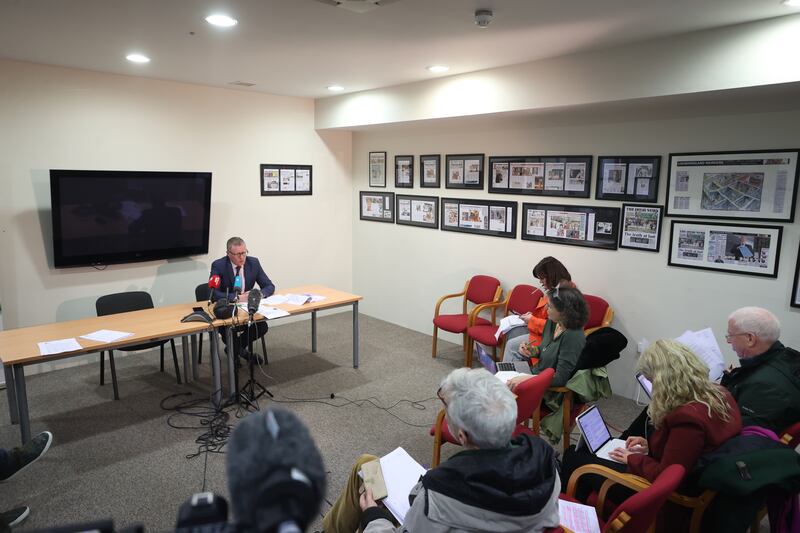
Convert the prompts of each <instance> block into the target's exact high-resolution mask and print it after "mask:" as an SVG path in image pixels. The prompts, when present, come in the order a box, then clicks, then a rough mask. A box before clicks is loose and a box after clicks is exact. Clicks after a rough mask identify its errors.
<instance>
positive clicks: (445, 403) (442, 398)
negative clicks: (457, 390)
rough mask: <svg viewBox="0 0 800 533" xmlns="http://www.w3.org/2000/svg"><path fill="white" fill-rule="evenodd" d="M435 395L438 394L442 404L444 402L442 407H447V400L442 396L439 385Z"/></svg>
mask: <svg viewBox="0 0 800 533" xmlns="http://www.w3.org/2000/svg"><path fill="white" fill-rule="evenodd" d="M436 396H438V397H439V399H440V400H442V404H444V408H445V409H447V401H446V400H445V399H444V397H443V396H442V388H441V387H439V390H437V391H436Z"/></svg>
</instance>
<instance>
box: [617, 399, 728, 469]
mask: <svg viewBox="0 0 800 533" xmlns="http://www.w3.org/2000/svg"><path fill="white" fill-rule="evenodd" d="M723 390H724V392H725V398H726V399H727V401H728V406H729V409H728V414H729V416H730V421H728V422H725V421H724V420H722V419H721V418H718V417H716V415H714V416H713V418H712V417H710V416H708V408H707V407H706V406H705V405H703V404H702V403H700V402H691V403H688V404H686V405H681V406H680V407H676V408H675V409H673V410H672V411H670V412H669V414H667V416H665V417H664V420H663V421H662V422H661V427H660V428H658V429H657V430H655V431H654V432H653V434H652V435H651V436H650V438H649V439H648V441H647V442H648V446H649V448H650V453H649V454H648V455H644V454H638V453H637V454H631V455H629V456H628V471H629V472H630V473H631V474H636V475H637V476H641V477H643V478H645V479H647V480H648V481H653V480H655V479H656V478H657V477H658V475H659V474H660V473H661V471H662V470H664V469H665V468H667V467H668V466H669V465H673V464H679V465H683V467H684V468H686V472H687V473H688V472H691V471H692V469H693V468H694V465H695V464H697V460H698V459H699V458H700V456H701V455H703V454H706V453H709V452H712V451H714V450H716V449H717V448H718V447H719V446H720V445H721V444H722V443H723V442H725V441H726V440H728V439H729V438H731V437H733V436H734V435H737V434H738V433H739V431H740V430H741V429H742V419H741V416H740V414H739V406H738V405H736V400H734V399H733V396H731V394H730V393H729V392H728V391H727V390H726V389H723Z"/></svg>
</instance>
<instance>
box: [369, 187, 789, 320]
mask: <svg viewBox="0 0 800 533" xmlns="http://www.w3.org/2000/svg"><path fill="white" fill-rule="evenodd" d="M518 206H519V204H518V203H517V202H508V201H497V200H483V199H465V198H438V197H436V196H417V195H406V194H395V193H391V192H379V191H361V192H360V218H361V220H373V221H380V222H389V223H397V224H401V225H409V226H418V227H424V228H431V229H441V230H443V231H456V232H463V233H475V234H481V235H489V236H495V237H505V238H511V239H515V238H516V236H517V209H518ZM521 220H522V228H521V238H522V239H523V240H530V241H540V242H550V243H558V244H568V245H577V246H586V247H591V248H600V249H607V250H616V249H617V248H618V247H619V248H630V249H635V250H644V251H650V252H658V251H659V250H660V246H661V233H662V231H661V226H662V221H663V208H662V207H661V206H658V205H646V204H623V205H622V207H621V208H619V207H607V206H587V205H554V204H540V203H523V204H522V218H521ZM782 235H783V228H782V227H781V226H764V225H747V224H740V223H737V224H733V223H710V222H695V221H681V220H673V221H672V223H671V228H670V243H669V254H668V264H670V265H675V266H685V267H690V268H699V269H704V270H717V271H723V272H735V273H739V274H748V275H755V276H766V277H777V275H778V263H779V258H780V247H781V238H782ZM796 270H797V272H796V274H795V288H794V290H793V299H792V305H794V306H797V307H800V287H798V284H800V280H798V277H800V260H799V261H798V267H797V269H796Z"/></svg>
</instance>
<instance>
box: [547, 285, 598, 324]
mask: <svg viewBox="0 0 800 533" xmlns="http://www.w3.org/2000/svg"><path fill="white" fill-rule="evenodd" d="M547 300H548V302H549V303H550V305H552V306H553V307H555V308H556V310H557V311H558V312H559V313H561V323H562V325H563V326H564V327H565V328H567V329H583V326H584V325H586V322H587V321H588V320H589V306H588V305H586V300H585V299H584V297H583V294H582V293H581V291H579V290H578V289H574V288H571V287H556V288H555V289H553V290H551V291H550V292H548V293H547Z"/></svg>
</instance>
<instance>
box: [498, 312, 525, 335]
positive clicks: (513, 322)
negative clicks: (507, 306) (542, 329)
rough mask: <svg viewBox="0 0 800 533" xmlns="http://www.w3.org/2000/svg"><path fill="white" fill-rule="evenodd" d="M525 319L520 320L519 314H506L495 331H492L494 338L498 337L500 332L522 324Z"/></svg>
mask: <svg viewBox="0 0 800 533" xmlns="http://www.w3.org/2000/svg"><path fill="white" fill-rule="evenodd" d="M524 325H525V321H524V320H522V319H521V318H520V317H519V315H508V316H507V317H505V318H504V319H503V320H501V321H500V326H499V327H498V328H497V331H495V333H494V338H495V339H499V338H500V334H502V333H505V332H506V331H508V330H510V329H511V328H515V327H517V326H524Z"/></svg>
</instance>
